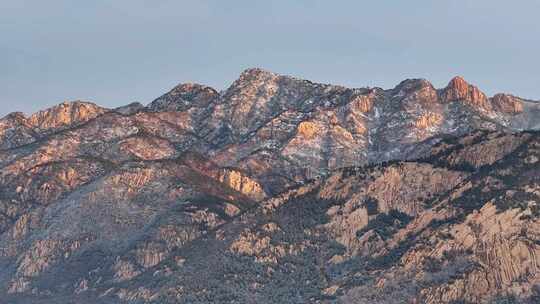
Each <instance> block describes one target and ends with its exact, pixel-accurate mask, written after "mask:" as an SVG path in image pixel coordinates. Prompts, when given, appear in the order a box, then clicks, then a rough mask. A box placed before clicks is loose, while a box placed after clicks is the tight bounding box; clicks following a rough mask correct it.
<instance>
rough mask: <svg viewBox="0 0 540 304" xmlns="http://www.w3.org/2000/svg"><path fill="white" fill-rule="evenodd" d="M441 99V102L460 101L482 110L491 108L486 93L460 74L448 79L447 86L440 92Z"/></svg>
mask: <svg viewBox="0 0 540 304" xmlns="http://www.w3.org/2000/svg"><path fill="white" fill-rule="evenodd" d="M441 99H442V101H443V102H453V101H461V102H465V103H467V104H470V105H472V106H474V107H479V108H482V109H484V110H489V109H491V105H490V104H489V100H488V98H487V97H486V95H485V94H484V93H483V92H482V91H480V90H479V89H478V88H477V87H475V86H473V85H471V84H469V83H468V82H467V81H465V79H464V78H463V77H461V76H456V77H454V78H452V80H450V83H448V86H446V88H444V89H443V90H442V92H441Z"/></svg>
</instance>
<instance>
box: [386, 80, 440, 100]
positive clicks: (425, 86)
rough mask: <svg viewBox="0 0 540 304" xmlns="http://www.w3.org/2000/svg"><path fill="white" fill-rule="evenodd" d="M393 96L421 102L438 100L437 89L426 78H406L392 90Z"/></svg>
mask: <svg viewBox="0 0 540 304" xmlns="http://www.w3.org/2000/svg"><path fill="white" fill-rule="evenodd" d="M391 92H392V97H393V98H398V99H400V100H405V99H407V100H411V101H414V102H420V103H435V102H437V101H438V96H437V90H436V89H435V88H434V87H433V85H432V84H431V82H429V81H427V80H426V79H406V80H404V81H402V82H401V83H400V84H398V85H397V86H396V87H395V88H394V89H392V90H391Z"/></svg>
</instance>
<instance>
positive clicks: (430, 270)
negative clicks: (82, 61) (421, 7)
mask: <svg viewBox="0 0 540 304" xmlns="http://www.w3.org/2000/svg"><path fill="white" fill-rule="evenodd" d="M539 127H540V104H539V103H538V102H534V101H529V100H524V99H520V98H518V97H515V96H512V95H507V94H497V95H495V96H494V97H492V98H488V97H487V96H486V95H485V94H483V93H482V92H481V91H480V90H479V89H478V88H476V87H474V86H472V85H470V84H468V83H467V82H466V81H465V80H464V79H463V78H460V77H456V78H454V79H453V80H451V81H450V83H449V85H448V86H447V87H446V88H443V89H439V90H438V89H436V88H434V87H433V86H432V85H431V84H430V83H429V82H428V81H426V80H422V79H409V80H405V81H403V82H402V83H400V84H399V85H398V86H396V87H395V88H393V89H389V90H383V89H380V88H360V89H350V88H344V87H341V86H334V85H326V84H317V83H313V82H310V81H307V80H301V79H297V78H293V77H289V76H282V75H277V74H274V73H270V72H267V71H264V70H261V69H249V70H246V71H245V72H243V73H242V74H241V76H240V78H239V79H238V80H237V81H235V82H234V83H233V84H232V85H231V87H229V88H228V89H227V90H225V91H222V92H217V91H216V90H214V89H212V88H209V87H206V86H203V85H198V84H181V85H178V86H177V87H175V88H173V89H172V90H171V91H170V92H168V93H166V94H165V95H163V96H161V97H159V98H158V99H156V100H155V101H153V102H151V103H150V104H149V105H148V106H146V107H145V106H143V105H141V104H138V103H133V104H129V105H127V106H124V107H121V108H117V109H113V110H109V109H104V108H101V107H99V106H96V105H94V104H91V103H87V102H73V103H63V104H61V105H58V106H56V107H53V108H51V109H48V110H44V111H42V112H39V113H37V114H34V115H31V116H29V117H26V116H25V115H23V114H21V113H13V114H10V115H8V116H6V117H4V118H2V119H0V167H1V168H2V170H1V171H0V295H2V299H5V300H6V301H8V303H65V302H69V301H72V302H73V301H76V302H77V303H145V302H152V303H402V302H404V301H405V302H411V303H414V302H416V303H456V302H457V303H463V302H464V303H483V302H485V303H488V302H490V301H499V300H500V301H507V300H509V299H511V298H515V299H517V301H521V302H527V301H528V302H530V303H536V302H538V300H539V298H538V297H539V294H540V288H539V284H540V277H539V269H538V267H539V266H538V265H540V260H539V259H538V257H539V256H540V252H539V251H540V248H539V244H540V239H539V235H540V226H539V225H540V224H539V219H538V217H539V215H540V214H539V210H540V209H539V207H538V206H539V204H540V188H539V187H540V180H539V178H540V174H539V172H540V167H539V166H540V137H539V134H538V133H537V132H535V131H527V132H520V131H522V130H535V129H538V128H539ZM512 132H516V133H512Z"/></svg>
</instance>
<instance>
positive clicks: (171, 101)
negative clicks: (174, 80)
mask: <svg viewBox="0 0 540 304" xmlns="http://www.w3.org/2000/svg"><path fill="white" fill-rule="evenodd" d="M218 96H219V93H218V92H217V91H216V90H214V89H213V88H211V87H208V86H205V85H201V84H197V83H181V84H179V85H177V86H175V87H174V88H173V89H172V90H170V91H169V92H167V93H165V94H164V95H162V96H160V97H158V98H157V99H155V100H154V101H152V102H151V103H150V104H149V105H148V109H149V110H151V111H154V112H171V111H185V110H188V109H189V108H191V107H206V106H208V104H209V103H211V102H212V101H213V100H215V99H216V98H217V97H218Z"/></svg>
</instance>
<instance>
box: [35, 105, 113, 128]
mask: <svg viewBox="0 0 540 304" xmlns="http://www.w3.org/2000/svg"><path fill="white" fill-rule="evenodd" d="M107 111H108V109H105V108H102V107H100V106H98V105H96V104H94V103H91V102H86V101H79V100H77V101H72V102H63V103H61V104H59V105H56V106H53V107H51V108H49V109H46V110H43V111H39V112H37V113H35V114H32V115H31V116H30V117H28V119H27V122H28V123H29V124H30V125H32V126H33V127H34V128H36V129H38V130H40V131H48V130H53V129H58V128H61V127H67V126H71V125H74V124H79V123H83V122H86V121H89V120H91V119H94V118H96V117H97V116H98V115H100V114H103V113H105V112H107Z"/></svg>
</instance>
